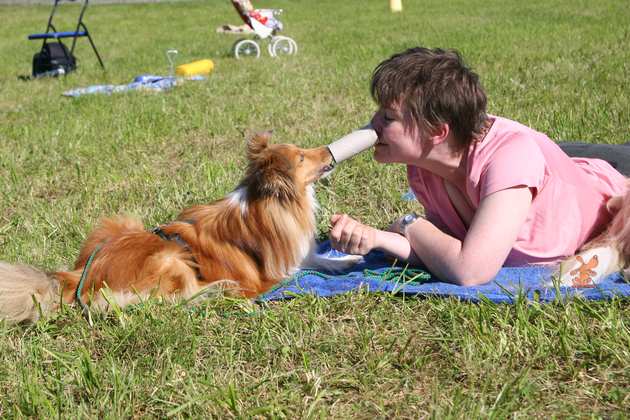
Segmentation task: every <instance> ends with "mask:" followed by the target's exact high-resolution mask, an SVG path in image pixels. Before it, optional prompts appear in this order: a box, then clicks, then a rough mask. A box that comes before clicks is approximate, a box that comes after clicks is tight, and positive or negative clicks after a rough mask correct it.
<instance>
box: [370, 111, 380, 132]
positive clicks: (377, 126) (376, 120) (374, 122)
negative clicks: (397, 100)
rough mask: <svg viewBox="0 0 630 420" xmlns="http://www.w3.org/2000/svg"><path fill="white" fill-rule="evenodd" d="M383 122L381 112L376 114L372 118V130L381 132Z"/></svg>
mask: <svg viewBox="0 0 630 420" xmlns="http://www.w3.org/2000/svg"><path fill="white" fill-rule="evenodd" d="M382 121H383V118H382V117H381V113H380V112H376V113H375V114H374V116H373V117H372V121H370V123H371V124H372V128H373V129H374V130H375V131H376V132H377V133H380V132H381V123H382Z"/></svg>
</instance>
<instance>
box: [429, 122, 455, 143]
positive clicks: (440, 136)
mask: <svg viewBox="0 0 630 420" xmlns="http://www.w3.org/2000/svg"><path fill="white" fill-rule="evenodd" d="M430 130H431V132H430V134H429V138H430V139H431V143H433V144H434V145H438V144H441V143H444V142H445V141H446V140H447V139H448V135H449V134H450V133H451V127H449V125H448V124H447V123H440V124H438V125H436V126H435V127H433V128H431V129H430Z"/></svg>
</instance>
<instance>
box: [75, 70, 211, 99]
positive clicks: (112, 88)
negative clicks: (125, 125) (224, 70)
mask: <svg viewBox="0 0 630 420" xmlns="http://www.w3.org/2000/svg"><path fill="white" fill-rule="evenodd" d="M186 80H197V81H200V80H206V78H205V77H204V76H192V77H188V78H183V77H171V76H154V75H152V74H144V75H142V76H137V77H136V78H134V79H133V82H131V83H128V84H126V85H92V86H88V87H84V88H78V89H72V90H68V91H65V92H64V93H63V94H62V95H63V96H70V97H73V98H76V97H78V96H83V95H93V94H96V93H101V94H106V95H111V94H112V93H118V92H127V91H130V90H145V91H150V92H163V91H165V90H168V89H171V88H173V87H174V86H177V85H179V84H182V83H184V81H186Z"/></svg>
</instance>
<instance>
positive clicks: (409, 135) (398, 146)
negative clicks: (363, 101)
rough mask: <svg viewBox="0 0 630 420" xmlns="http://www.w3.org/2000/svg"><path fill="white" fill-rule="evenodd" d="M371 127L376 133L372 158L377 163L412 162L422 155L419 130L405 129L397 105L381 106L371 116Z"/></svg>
mask: <svg viewBox="0 0 630 420" xmlns="http://www.w3.org/2000/svg"><path fill="white" fill-rule="evenodd" d="M372 127H373V128H374V130H375V131H376V133H377V134H378V141H377V142H376V144H375V145H374V159H375V160H376V161H377V162H379V163H405V164H414V163H415V162H417V161H418V159H419V158H420V157H421V155H422V142H421V140H420V138H419V136H418V135H417V134H416V133H418V132H419V130H417V129H416V130H405V127H404V126H403V122H402V114H401V113H400V110H399V109H397V107H381V108H379V110H378V111H376V113H375V114H374V117H372Z"/></svg>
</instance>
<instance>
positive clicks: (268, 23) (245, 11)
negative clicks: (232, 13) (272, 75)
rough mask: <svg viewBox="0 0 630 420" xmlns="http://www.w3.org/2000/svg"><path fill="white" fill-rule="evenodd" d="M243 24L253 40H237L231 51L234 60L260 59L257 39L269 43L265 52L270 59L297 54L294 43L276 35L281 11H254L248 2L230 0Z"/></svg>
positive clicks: (280, 26) (279, 29)
mask: <svg viewBox="0 0 630 420" xmlns="http://www.w3.org/2000/svg"><path fill="white" fill-rule="evenodd" d="M231 2H232V5H233V6H234V8H235V9H236V11H237V12H238V14H239V16H240V17H241V19H243V22H245V25H246V26H247V27H248V28H251V31H252V32H253V34H254V39H239V40H238V41H236V42H235V43H234V46H233V48H232V51H233V52H234V57H236V58H247V57H255V58H259V57H260V45H259V44H258V42H257V41H256V40H257V39H266V40H268V41H269V43H268V45H267V52H268V53H269V55H270V56H272V57H280V56H282V55H293V54H296V53H297V50H298V47H297V44H296V42H295V41H294V40H293V39H291V38H289V37H288V36H282V35H277V33H278V32H280V31H282V22H280V20H278V16H279V15H280V14H281V13H282V10H281V9H254V7H253V6H252V3H251V1H250V0H231Z"/></svg>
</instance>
